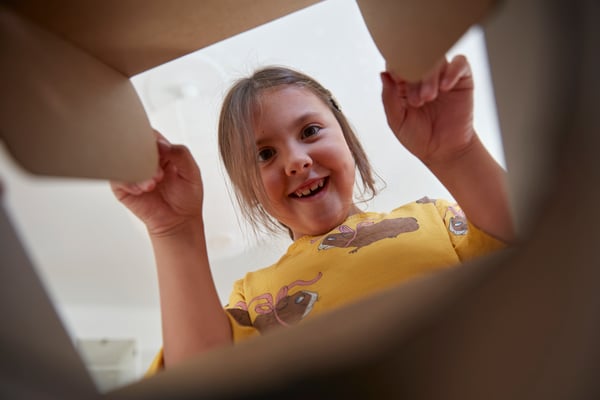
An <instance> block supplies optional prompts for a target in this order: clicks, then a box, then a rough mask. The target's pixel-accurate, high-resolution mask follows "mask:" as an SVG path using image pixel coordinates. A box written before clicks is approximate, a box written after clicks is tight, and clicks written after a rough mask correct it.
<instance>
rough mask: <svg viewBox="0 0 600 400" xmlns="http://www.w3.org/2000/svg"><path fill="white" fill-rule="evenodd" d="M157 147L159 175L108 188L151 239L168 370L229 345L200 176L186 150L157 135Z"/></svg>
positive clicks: (228, 334) (229, 340) (229, 335)
mask: <svg viewBox="0 0 600 400" xmlns="http://www.w3.org/2000/svg"><path fill="white" fill-rule="evenodd" d="M157 142H158V150H159V155H160V169H159V171H157V173H156V175H155V176H154V177H153V178H152V179H150V180H148V181H145V182H141V183H137V184H122V183H114V182H113V183H111V186H112V189H113V192H114V194H115V196H116V197H117V198H118V199H119V201H121V202H122V203H123V204H124V205H125V206H126V207H127V208H129V209H130V210H131V211H132V212H133V213H134V214H135V215H136V216H137V217H138V218H140V219H141V220H142V221H143V222H144V223H145V225H146V228H147V230H148V233H149V235H150V240H151V243H152V247H153V250H154V255H155V258H156V268H157V272H158V282H159V291H160V306H161V313H162V329H163V342H164V349H163V350H164V353H163V354H164V362H165V366H167V367H169V366H172V365H175V364H177V363H178V362H180V361H182V360H184V359H186V358H188V357H190V356H193V355H195V354H198V353H201V352H204V351H206V350H209V349H211V348H213V347H216V346H220V345H224V344H228V343H231V341H232V339H231V327H230V325H229V321H228V318H227V316H226V315H225V312H224V310H223V308H222V306H221V304H220V301H219V297H218V295H217V291H216V289H215V285H214V282H213V278H212V275H211V272H210V266H209V262H208V255H207V250H206V240H205V236H204V222H203V219H202V202H203V197H204V189H203V185H202V178H201V175H200V170H199V169H198V166H197V165H196V163H195V162H194V159H193V157H192V155H191V153H190V152H189V150H188V149H187V148H186V147H185V146H180V145H172V144H170V143H168V142H167V141H166V139H165V138H164V137H162V136H160V134H158V132H157Z"/></svg>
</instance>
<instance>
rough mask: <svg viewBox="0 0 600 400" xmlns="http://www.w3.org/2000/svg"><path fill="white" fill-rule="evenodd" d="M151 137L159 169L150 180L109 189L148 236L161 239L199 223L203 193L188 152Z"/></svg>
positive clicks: (113, 186)
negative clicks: (144, 225)
mask: <svg viewBox="0 0 600 400" xmlns="http://www.w3.org/2000/svg"><path fill="white" fill-rule="evenodd" d="M155 133H156V136H157V145H158V153H159V169H158V171H157V173H156V174H155V175H154V177H152V178H151V179H149V180H147V181H143V182H138V183H133V184H129V183H121V182H111V188H112V191H113V193H114V194H115V196H116V197H117V199H118V200H119V201H120V202H121V203H123V204H124V205H125V206H126V207H127V208H128V209H129V210H130V211H131V212H133V213H134V214H135V215H136V216H137V217H138V218H139V219H141V220H142V222H144V224H146V228H147V229H148V232H149V234H150V235H151V236H162V235H169V234H171V233H176V232H177V230H178V229H180V228H183V227H184V226H185V225H186V224H188V223H197V222H198V221H201V220H202V202H203V198H204V189H203V186H202V177H201V175H200V169H199V168H198V165H197V164H196V162H195V161H194V158H193V157H192V154H191V152H190V151H189V149H188V148H187V147H185V146H183V145H173V144H171V143H169V142H168V141H167V139H165V138H164V137H163V136H162V135H161V134H160V133H159V132H157V131H155Z"/></svg>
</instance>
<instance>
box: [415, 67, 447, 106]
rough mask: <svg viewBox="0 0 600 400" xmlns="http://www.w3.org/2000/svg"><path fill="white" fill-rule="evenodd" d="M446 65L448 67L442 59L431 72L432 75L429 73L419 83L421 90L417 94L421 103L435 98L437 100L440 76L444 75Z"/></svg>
mask: <svg viewBox="0 0 600 400" xmlns="http://www.w3.org/2000/svg"><path fill="white" fill-rule="evenodd" d="M447 65H448V63H447V62H446V59H445V58H444V59H443V60H442V61H441V62H440V63H439V64H438V66H437V67H436V68H435V69H434V70H433V71H432V73H430V74H429V75H427V76H426V77H425V78H423V80H422V82H421V88H420V89H421V91H420V93H419V95H420V97H421V101H423V102H425V103H426V102H429V101H432V100H434V99H435V98H437V95H438V91H439V83H440V79H441V76H442V75H443V74H444V72H445V70H446V68H447Z"/></svg>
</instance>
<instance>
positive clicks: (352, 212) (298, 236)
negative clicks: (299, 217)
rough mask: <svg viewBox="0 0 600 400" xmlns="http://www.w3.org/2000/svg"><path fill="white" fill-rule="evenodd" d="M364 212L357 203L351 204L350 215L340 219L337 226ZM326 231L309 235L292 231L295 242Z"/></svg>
mask: <svg viewBox="0 0 600 400" xmlns="http://www.w3.org/2000/svg"><path fill="white" fill-rule="evenodd" d="M360 212H362V211H361V210H360V209H359V208H358V207H357V206H356V204H354V203H353V204H352V206H350V209H349V210H348V215H346V217H345V218H344V220H342V221H340V222H339V223H338V224H337V225H336V226H338V225H341V224H342V223H343V222H344V221H345V220H347V219H348V218H349V217H350V216H352V215H355V214H358V213H360ZM336 226H332V227H331V228H329V229H328V230H327V231H326V232H329V231H330V230H331V229H333V228H335V227H336ZM326 232H321V233H317V234H314V235H308V234H297V233H295V232H293V231H292V235H293V240H294V242H295V241H297V240H298V239H301V238H303V237H305V236H317V235H320V234H323V233H326Z"/></svg>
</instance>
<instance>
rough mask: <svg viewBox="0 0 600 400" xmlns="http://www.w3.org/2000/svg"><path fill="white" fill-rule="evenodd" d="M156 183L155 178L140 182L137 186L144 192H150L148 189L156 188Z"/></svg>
mask: <svg viewBox="0 0 600 400" xmlns="http://www.w3.org/2000/svg"><path fill="white" fill-rule="evenodd" d="M155 185H156V183H155V182H154V179H149V180H147V181H143V182H140V183H138V184H137V187H139V188H140V189H141V190H142V191H144V192H148V191H150V190H152V189H154V186H155Z"/></svg>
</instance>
